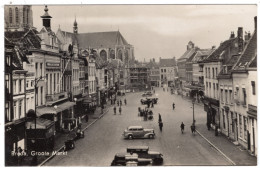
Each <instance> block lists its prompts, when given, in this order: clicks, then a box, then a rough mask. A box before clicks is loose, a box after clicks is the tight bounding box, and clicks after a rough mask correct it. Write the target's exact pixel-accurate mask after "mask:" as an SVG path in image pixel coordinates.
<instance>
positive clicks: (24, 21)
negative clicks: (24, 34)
mask: <svg viewBox="0 0 260 170" xmlns="http://www.w3.org/2000/svg"><path fill="white" fill-rule="evenodd" d="M25 15H26V10H25V8H23V23H24V24H25V23H26V20H25Z"/></svg>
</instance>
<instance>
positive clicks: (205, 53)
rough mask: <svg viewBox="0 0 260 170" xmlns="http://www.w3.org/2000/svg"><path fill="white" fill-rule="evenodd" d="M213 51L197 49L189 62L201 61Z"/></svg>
mask: <svg viewBox="0 0 260 170" xmlns="http://www.w3.org/2000/svg"><path fill="white" fill-rule="evenodd" d="M214 50H215V49H199V50H197V52H196V55H195V56H194V57H193V59H192V60H191V61H192V62H195V63H197V62H199V61H202V60H204V59H205V58H207V57H208V56H209V55H210V54H211V53H212V52H213V51H214Z"/></svg>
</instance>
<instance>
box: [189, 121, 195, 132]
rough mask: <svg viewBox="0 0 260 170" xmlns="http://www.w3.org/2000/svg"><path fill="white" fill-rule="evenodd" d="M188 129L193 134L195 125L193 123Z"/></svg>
mask: <svg viewBox="0 0 260 170" xmlns="http://www.w3.org/2000/svg"><path fill="white" fill-rule="evenodd" d="M190 128H191V133H192V134H193V133H195V124H194V123H192V125H191V126H190Z"/></svg>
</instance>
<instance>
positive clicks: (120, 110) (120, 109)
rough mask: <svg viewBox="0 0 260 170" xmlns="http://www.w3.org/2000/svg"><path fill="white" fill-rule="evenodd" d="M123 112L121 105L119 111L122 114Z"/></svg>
mask: <svg viewBox="0 0 260 170" xmlns="http://www.w3.org/2000/svg"><path fill="white" fill-rule="evenodd" d="M121 112H122V108H121V106H120V107H119V113H120V115H121Z"/></svg>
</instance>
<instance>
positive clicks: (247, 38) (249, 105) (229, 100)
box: [177, 17, 258, 155]
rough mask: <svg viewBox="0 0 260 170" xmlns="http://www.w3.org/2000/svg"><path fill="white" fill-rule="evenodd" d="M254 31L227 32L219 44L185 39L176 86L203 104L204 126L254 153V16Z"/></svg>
mask: <svg viewBox="0 0 260 170" xmlns="http://www.w3.org/2000/svg"><path fill="white" fill-rule="evenodd" d="M254 22H255V30H254V32H253V33H252V34H251V33H250V32H248V33H247V32H246V33H245V35H243V28H242V27H238V30H237V35H235V33H234V32H231V35H230V37H229V39H227V40H225V41H223V42H221V43H220V45H219V47H217V48H216V47H215V46H213V47H212V48H210V49H199V48H198V47H195V46H194V43H192V42H189V43H188V45H187V51H186V52H185V53H184V54H183V55H182V56H181V57H180V58H179V59H178V61H177V65H178V74H179V77H178V89H179V90H180V91H181V93H183V95H187V96H190V97H191V98H195V99H197V100H198V101H202V102H203V103H204V110H205V112H206V113H207V126H208V127H209V128H210V127H212V128H214V129H215V130H216V131H220V132H221V133H222V134H224V135H226V136H227V137H228V138H230V139H232V140H233V141H234V144H240V145H241V146H243V147H244V148H247V150H248V151H249V152H250V153H252V154H253V155H257V133H258V131H257V88H256V87H257V18H256V17H255V18H254Z"/></svg>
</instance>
